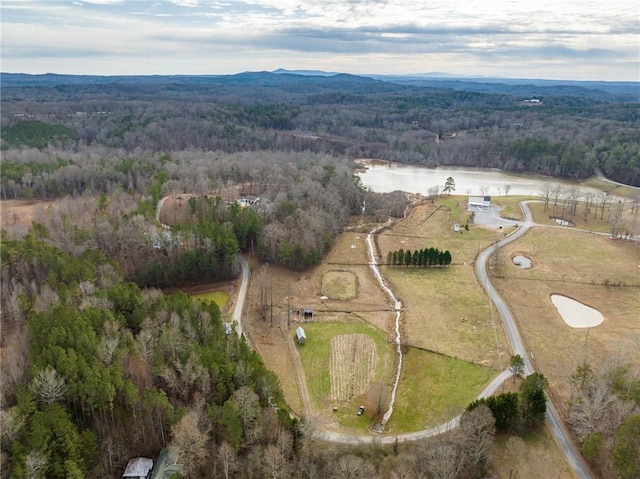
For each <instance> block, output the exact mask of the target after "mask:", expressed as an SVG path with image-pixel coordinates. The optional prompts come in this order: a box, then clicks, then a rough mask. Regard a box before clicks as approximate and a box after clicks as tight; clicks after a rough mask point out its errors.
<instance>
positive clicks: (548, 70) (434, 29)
mask: <svg viewBox="0 0 640 479" xmlns="http://www.w3.org/2000/svg"><path fill="white" fill-rule="evenodd" d="M0 15H1V17H0V19H1V20H0V21H1V37H0V38H1V48H2V49H1V55H0V61H1V63H0V70H2V71H3V72H14V73H17V72H21V73H67V74H92V75H146V74H232V73H239V72H242V71H272V70H275V69H277V68H286V69H292V70H301V69H308V70H324V71H332V72H344V73H353V74H374V73H375V74H420V73H433V72H438V73H447V74H451V75H469V76H481V75H482V76H494V77H495V76H499V77H509V78H547V79H564V80H606V81H640V2H639V1H638V0H606V1H602V0H435V1H434V0H240V1H232V0H171V1H170V0H157V1H154V0H84V1H81V0H75V1H70V0H66V1H62V0H0Z"/></svg>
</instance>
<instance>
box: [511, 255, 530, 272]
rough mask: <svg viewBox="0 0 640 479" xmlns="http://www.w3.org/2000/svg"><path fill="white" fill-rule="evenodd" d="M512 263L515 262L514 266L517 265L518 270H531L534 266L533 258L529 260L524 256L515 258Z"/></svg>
mask: <svg viewBox="0 0 640 479" xmlns="http://www.w3.org/2000/svg"><path fill="white" fill-rule="evenodd" d="M511 261H513V264H515V265H516V266H517V267H518V268H522V269H531V267H532V266H533V262H532V261H531V258H527V257H526V256H522V255H517V256H514V257H513V258H512V259H511Z"/></svg>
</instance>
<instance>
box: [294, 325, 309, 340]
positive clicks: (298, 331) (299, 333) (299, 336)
mask: <svg viewBox="0 0 640 479" xmlns="http://www.w3.org/2000/svg"><path fill="white" fill-rule="evenodd" d="M296 339H297V340H298V344H304V343H306V342H307V335H306V334H304V329H302V326H298V328H297V329H296Z"/></svg>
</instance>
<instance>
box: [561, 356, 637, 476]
mask: <svg viewBox="0 0 640 479" xmlns="http://www.w3.org/2000/svg"><path fill="white" fill-rule="evenodd" d="M570 385H571V397H570V400H569V411H568V416H569V417H568V422H569V424H570V425H571V430H572V432H573V434H574V435H575V437H576V438H577V439H578V442H579V444H580V450H581V452H582V454H583V455H584V456H585V457H586V458H587V460H588V461H589V464H590V465H591V467H592V468H593V470H594V471H595V472H596V473H597V474H598V475H599V476H600V477H620V478H629V479H631V478H636V477H638V476H639V475H640V369H639V367H638V362H637V361H635V358H632V360H631V361H627V360H613V361H609V362H608V363H607V364H605V365H604V366H603V367H602V368H601V370H599V371H598V370H596V369H595V368H594V367H593V366H592V365H591V364H590V363H588V362H586V361H585V362H584V363H582V364H580V365H579V366H578V367H577V368H576V370H575V371H574V373H573V374H572V375H571V377H570Z"/></svg>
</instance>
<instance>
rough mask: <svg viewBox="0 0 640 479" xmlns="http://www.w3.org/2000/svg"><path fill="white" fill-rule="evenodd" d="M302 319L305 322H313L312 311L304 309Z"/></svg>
mask: <svg viewBox="0 0 640 479" xmlns="http://www.w3.org/2000/svg"><path fill="white" fill-rule="evenodd" d="M302 319H304V320H305V321H306V320H309V321H311V320H313V309H311V308H306V309H303V310H302Z"/></svg>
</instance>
